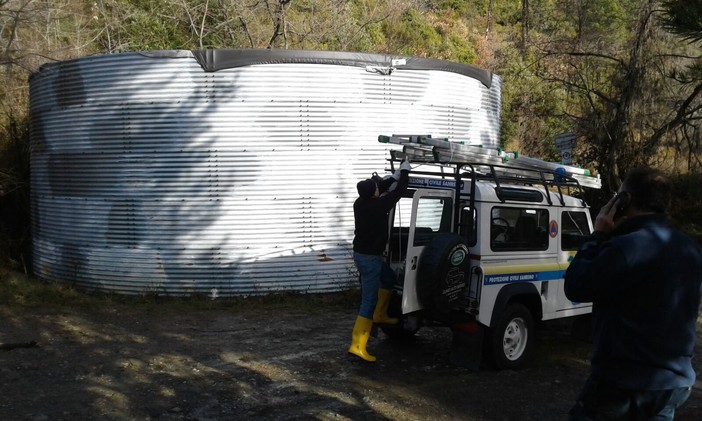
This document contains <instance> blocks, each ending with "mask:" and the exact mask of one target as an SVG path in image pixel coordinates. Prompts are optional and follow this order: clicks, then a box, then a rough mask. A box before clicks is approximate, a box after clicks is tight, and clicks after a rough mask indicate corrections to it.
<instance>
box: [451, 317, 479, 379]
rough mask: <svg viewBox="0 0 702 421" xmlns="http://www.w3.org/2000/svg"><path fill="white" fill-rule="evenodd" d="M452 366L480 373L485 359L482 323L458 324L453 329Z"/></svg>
mask: <svg viewBox="0 0 702 421" xmlns="http://www.w3.org/2000/svg"><path fill="white" fill-rule="evenodd" d="M451 332H452V333H453V341H452V342H451V356H450V357H449V358H450V361H451V364H454V365H457V366H459V367H464V368H467V369H469V370H471V371H480V364H481V362H482V358H483V337H484V336H485V331H484V328H483V326H482V325H481V324H480V323H475V322H473V323H464V324H456V325H454V326H452V327H451Z"/></svg>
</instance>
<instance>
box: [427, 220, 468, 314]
mask: <svg viewBox="0 0 702 421" xmlns="http://www.w3.org/2000/svg"><path fill="white" fill-rule="evenodd" d="M469 273H470V255H469V249H468V245H467V244H466V242H465V240H464V239H463V238H462V237H461V236H460V235H458V234H455V233H443V234H439V235H437V236H436V237H434V238H433V239H432V240H431V241H430V242H429V244H427V246H426V247H425V248H424V250H423V251H422V254H421V256H420V258H419V264H418V267H417V295H418V297H419V301H420V303H421V304H422V306H423V307H424V308H425V309H426V310H428V311H430V312H431V313H433V314H434V315H435V316H436V317H437V318H443V317H441V316H442V315H443V316H448V315H449V314H450V313H451V312H454V311H456V310H461V309H463V308H465V306H466V305H467V291H466V288H467V287H468V280H469Z"/></svg>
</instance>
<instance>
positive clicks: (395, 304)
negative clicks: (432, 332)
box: [380, 293, 419, 342]
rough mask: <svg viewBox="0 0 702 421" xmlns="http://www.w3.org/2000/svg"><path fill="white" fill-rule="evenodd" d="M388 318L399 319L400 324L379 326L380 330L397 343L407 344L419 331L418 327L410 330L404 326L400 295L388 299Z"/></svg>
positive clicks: (393, 295)
mask: <svg viewBox="0 0 702 421" xmlns="http://www.w3.org/2000/svg"><path fill="white" fill-rule="evenodd" d="M388 316H389V317H397V318H398V319H400V323H398V324H397V325H394V326H380V330H382V331H383V333H385V334H386V335H387V336H388V337H389V338H390V339H392V340H393V341H397V342H407V341H410V340H412V338H414V335H415V334H416V333H417V332H418V331H419V327H414V328H410V327H408V326H405V321H406V319H405V317H404V316H403V314H402V295H400V294H397V293H395V294H392V296H391V297H390V304H389V306H388Z"/></svg>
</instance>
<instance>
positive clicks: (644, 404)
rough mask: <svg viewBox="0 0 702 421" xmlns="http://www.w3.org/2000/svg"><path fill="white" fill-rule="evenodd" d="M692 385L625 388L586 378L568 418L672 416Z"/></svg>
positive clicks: (580, 420)
mask: <svg viewBox="0 0 702 421" xmlns="http://www.w3.org/2000/svg"><path fill="white" fill-rule="evenodd" d="M691 391H692V390H691V388H689V387H683V388H679V389H670V390H627V389H620V388H617V387H613V386H610V385H606V384H603V383H601V382H598V381H597V380H595V379H593V378H592V377H590V378H588V379H587V382H586V383H585V386H584V387H583V390H582V391H581V392H580V396H579V397H578V401H577V402H576V404H575V406H573V409H571V410H570V417H569V418H568V419H569V420H570V421H589V420H656V421H664V420H673V418H674V417H675V410H676V409H677V408H679V407H680V406H682V404H683V403H685V401H686V400H687V398H689V397H690V393H691Z"/></svg>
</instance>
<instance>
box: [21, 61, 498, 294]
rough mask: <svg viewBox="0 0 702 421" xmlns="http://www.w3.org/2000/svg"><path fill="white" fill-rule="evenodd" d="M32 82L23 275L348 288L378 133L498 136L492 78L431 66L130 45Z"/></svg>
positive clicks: (83, 281) (227, 289)
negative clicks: (199, 58) (214, 61)
mask: <svg viewBox="0 0 702 421" xmlns="http://www.w3.org/2000/svg"><path fill="white" fill-rule="evenodd" d="M30 95H31V96H30V100H31V102H30V110H31V116H32V130H31V139H32V145H33V154H32V162H31V164H32V229H33V251H34V260H33V262H34V263H33V265H34V272H35V273H36V274H37V275H38V276H39V277H40V278H43V279H46V280H50V281H65V282H72V283H76V284H78V285H80V286H83V287H86V288H93V289H100V290H108V291H115V292H120V293H129V294H143V293H158V294H171V295H186V294H192V293H200V294H211V293H212V290H213V289H216V293H217V294H218V295H220V296H231V295H246V294H263V293H268V292H272V291H285V290H290V291H302V292H323V291H337V290H341V289H344V288H348V287H349V286H350V285H354V284H355V283H356V281H357V274H356V270H355V267H354V264H353V260H352V258H351V254H352V251H351V241H352V239H353V211H352V204H353V201H354V200H355V199H356V197H357V194H356V189H355V184H356V182H357V181H358V180H359V179H363V178H367V177H369V176H370V174H371V173H372V172H373V171H379V172H381V171H382V170H383V169H384V168H385V161H384V160H385V157H386V155H387V153H386V151H387V147H386V145H382V144H379V143H378V142H377V140H376V139H377V136H378V134H392V133H430V134H433V135H436V136H449V137H452V138H456V139H463V140H469V141H472V142H473V143H482V144H488V145H492V146H495V145H497V142H498V138H499V114H500V83H499V79H498V78H496V77H495V78H494V80H493V83H492V86H491V88H489V89H488V88H486V87H485V86H484V85H482V84H481V83H480V82H478V81H477V80H475V79H472V78H469V77H466V76H462V75H458V74H454V73H448V72H442V71H395V72H393V73H392V75H385V76H384V75H380V74H377V73H370V72H367V71H365V70H364V69H363V68H359V67H351V66H341V65H339V66H337V65H315V64H266V65H252V66H245V67H238V68H233V69H226V70H221V71H218V72H215V73H206V72H204V71H203V70H202V68H201V67H200V66H199V65H198V64H197V62H196V61H195V60H194V58H193V56H192V53H190V52H189V51H171V52H159V54H156V55H144V54H138V53H126V54H117V55H104V56H94V57H87V58H83V59H79V60H75V61H71V62H64V63H58V64H54V65H49V66H46V67H45V68H43V69H42V70H41V71H40V72H38V73H36V74H34V75H33V77H32V79H31V81H30Z"/></svg>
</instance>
